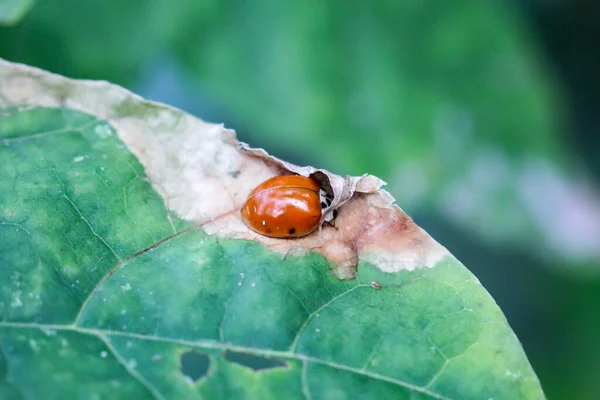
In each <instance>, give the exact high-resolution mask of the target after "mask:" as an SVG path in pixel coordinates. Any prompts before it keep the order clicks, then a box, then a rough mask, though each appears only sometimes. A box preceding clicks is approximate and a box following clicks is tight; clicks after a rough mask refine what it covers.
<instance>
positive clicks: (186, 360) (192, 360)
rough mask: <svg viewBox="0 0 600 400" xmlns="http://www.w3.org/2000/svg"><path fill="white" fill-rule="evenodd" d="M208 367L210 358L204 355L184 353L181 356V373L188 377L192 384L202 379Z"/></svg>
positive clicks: (192, 351) (195, 352)
mask: <svg viewBox="0 0 600 400" xmlns="http://www.w3.org/2000/svg"><path fill="white" fill-rule="evenodd" d="M209 367H210V358H208V356H207V355H206V354H202V353H198V352H197V351H194V350H190V351H186V352H185V353H183V354H182V355H181V373H182V374H184V375H185V376H187V377H189V378H190V379H191V380H192V381H193V382H197V381H198V380H200V379H202V378H204V376H206V374H207V373H208V369H209Z"/></svg>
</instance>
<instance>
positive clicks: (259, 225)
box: [241, 175, 331, 238]
mask: <svg viewBox="0 0 600 400" xmlns="http://www.w3.org/2000/svg"><path fill="white" fill-rule="evenodd" d="M330 205H331V196H330V195H329V194H326V193H325V191H324V190H323V189H321V185H320V184H319V182H318V181H317V180H316V179H314V178H309V177H305V176H300V175H282V176H276V177H273V178H270V179H267V180H266V181H264V182H263V183H261V184H260V185H258V186H257V187H256V188H255V189H254V190H253V191H252V192H250V194H249V195H248V198H247V200H246V204H244V207H242V210H241V213H242V219H243V220H244V223H245V224H246V225H247V226H248V227H249V228H250V229H252V230H253V231H255V232H257V233H260V234H261V235H264V236H269V237H274V238H295V237H300V236H305V235H308V234H309V233H311V232H314V231H315V230H316V229H317V228H318V227H319V224H320V222H321V215H322V209H323V208H326V207H329V206H330Z"/></svg>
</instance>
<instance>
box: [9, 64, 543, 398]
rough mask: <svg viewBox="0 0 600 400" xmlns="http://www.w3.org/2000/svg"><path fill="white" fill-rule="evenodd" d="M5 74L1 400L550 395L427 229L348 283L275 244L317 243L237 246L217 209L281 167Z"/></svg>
mask: <svg viewBox="0 0 600 400" xmlns="http://www.w3.org/2000/svg"><path fill="white" fill-rule="evenodd" d="M0 82H1V83H0V171H1V173H0V191H1V192H2V193H3V195H2V197H0V282H2V284H1V285H0V398H2V399H5V398H6V399H13V398H14V399H18V398H31V399H38V398H44V399H55V398H56V399H59V398H65V397H68V398H99V399H102V398H110V399H116V398H124V399H125V398H157V399H163V398H164V399H171V398H173V399H181V398H210V399H230V398H260V399H267V398H281V397H282V396H284V397H285V398H308V399H321V398H323V399H325V398H326V399H330V398H357V397H361V398H363V397H364V398H382V397H383V398H437V399H453V398H461V399H481V398H485V399H487V398H494V399H520V398H523V399H525V398H527V399H542V398H544V395H543V392H542V389H541V387H540V384H539V382H538V380H537V377H536V376H535V374H534V372H533V370H532V369H531V366H530V364H529V362H528V360H527V358H526V356H525V354H524V352H523V349H522V348H521V345H520V344H519V342H518V340H517V338H516V337H515V335H514V333H513V332H512V330H511V329H510V327H509V325H508V323H507V321H506V319H505V317H504V316H503V314H502V312H501V311H500V310H499V308H498V306H497V305H496V304H495V302H494V301H493V299H492V298H491V297H490V295H489V294H488V293H487V292H486V290H485V289H484V288H483V287H482V286H481V284H480V283H479V281H478V280H477V279H476V278H475V277H474V276H473V275H472V274H471V273H470V272H469V271H468V270H467V269H466V268H465V267H464V266H463V265H461V264H460V262H459V261H457V260H456V259H455V258H454V257H452V256H451V255H450V254H448V253H444V252H441V253H439V254H442V256H440V257H434V256H435V254H437V253H436V249H441V247H440V246H439V245H437V244H436V243H435V242H433V241H431V239H429V237H428V236H426V235H425V234H424V233H423V235H425V236H422V237H421V239H420V242H417V241H416V239H412V241H407V242H406V243H405V246H406V248H401V247H395V248H392V249H387V250H384V249H383V248H380V249H379V250H377V251H375V250H373V249H376V248H377V247H374V246H375V245H378V244H382V243H383V239H382V238H380V237H378V236H376V237H378V238H379V239H378V241H377V242H373V243H367V244H369V245H370V246H371V247H369V248H370V249H371V253H368V254H367V253H366V252H361V251H359V252H358V253H357V256H358V260H359V265H358V269H357V273H356V275H355V276H354V277H353V278H352V279H347V280H340V279H338V278H336V277H335V276H334V275H333V274H332V273H331V266H332V262H333V261H332V260H331V259H328V258H327V257H329V255H330V253H327V252H325V253H323V254H320V253H318V252H315V251H309V252H301V253H298V252H286V253H285V254H284V255H282V253H281V252H280V251H278V250H277V247H276V246H277V245H280V246H284V247H285V246H289V247H290V249H292V248H294V247H296V246H309V245H310V243H311V242H310V241H308V239H307V241H286V240H276V239H273V240H271V241H269V240H266V239H264V238H262V239H261V238H255V239H253V240H248V239H241V238H240V237H246V238H248V237H251V236H244V235H250V233H248V230H247V229H244V228H239V230H238V231H236V230H235V229H238V228H236V227H238V226H239V225H236V221H237V220H239V215H238V213H237V212H234V213H232V212H231V210H229V209H227V210H224V211H225V212H223V210H218V209H217V208H215V207H216V206H217V205H218V204H221V200H219V202H217V203H210V201H212V200H213V199H215V198H216V199H220V198H221V196H222V195H223V193H222V192H223V191H227V192H228V195H230V196H229V197H230V198H232V199H233V200H234V203H235V201H237V200H236V199H243V198H244V196H245V195H246V193H247V191H246V187H245V186H243V185H244V184H249V183H248V182H246V181H252V179H254V180H256V179H257V178H258V176H260V175H261V174H262V173H266V172H265V171H267V172H268V171H270V170H269V169H268V167H267V166H266V165H265V164H264V163H263V162H262V161H257V160H256V159H255V158H254V157H248V156H246V155H242V154H241V153H240V152H238V151H237V149H235V148H234V147H233V145H232V144H233V142H231V141H230V139H228V138H230V136H228V135H229V134H230V132H228V131H225V130H223V129H222V127H220V126H216V125H210V124H206V123H204V122H202V121H198V120H196V119H194V118H192V117H190V116H188V115H185V114H184V113H182V112H180V111H177V110H173V109H170V108H168V107H166V106H161V105H157V104H153V103H149V102H145V101H144V100H142V99H140V98H138V97H136V96H134V95H132V94H131V93H128V92H126V91H124V90H122V89H120V88H118V87H116V86H112V85H109V84H105V83H95V82H87V83H86V82H77V81H72V80H67V79H64V78H61V77H58V76H55V75H51V74H48V73H45V72H43V71H39V70H35V69H31V68H28V67H24V66H19V65H14V64H10V63H7V62H2V61H0ZM194 140H195V141H194ZM208 144H211V145H212V146H208ZM194 146H195V147H194ZM203 146H204V147H203ZM190 147H191V150H190ZM215 159H219V160H220V162H215V161H214V160H215ZM192 166H193V168H192ZM223 171H228V174H225V175H220V174H221V173H222V172H223ZM232 171H235V172H236V173H231V172H232ZM270 173H272V172H270ZM247 174H251V175H247ZM234 175H235V176H234ZM239 176H241V178H239ZM248 176H253V177H254V178H248ZM238 178H239V179H238ZM186 179H188V180H187V181H186ZM220 184H223V186H222V187H221V186H220ZM198 188H200V190H201V192H199V193H203V196H200V195H196V194H195V192H194V191H195V190H198ZM238 189H239V191H240V193H237V190H238ZM174 193H177V194H178V195H179V197H178V196H174ZM188 193H193V194H194V196H192V197H191V198H187V197H186V195H187V194H188ZM375 196H377V194H368V193H363V194H357V195H356V196H355V197H356V199H354V198H353V199H351V200H350V201H348V203H346V204H344V205H343V206H342V208H340V221H339V222H340V224H339V225H340V226H339V228H338V229H339V231H335V232H337V233H334V230H333V229H332V228H329V230H327V231H325V230H324V231H323V233H322V234H323V235H326V232H330V233H327V234H329V235H332V236H324V237H326V239H325V240H326V241H325V242H323V243H321V244H322V245H324V246H325V247H327V245H330V244H331V243H334V240H335V237H336V236H334V235H341V234H342V233H340V232H343V231H344V230H345V229H351V226H350V225H349V220H348V219H347V217H344V216H343V215H344V213H345V214H346V216H348V215H354V214H352V210H353V207H354V208H360V207H362V206H363V205H364V204H366V203H364V202H362V201H363V200H364V199H367V202H368V201H369V200H368V199H374V198H376V197H375ZM223 198H224V197H223ZM361 199H363V200H361ZM224 201H225V200H223V202H224ZM186 207H187V208H186ZM380 209H384V207H381V208H380ZM233 210H234V211H237V208H234V209H233ZM369 210H374V208H370V209H369ZM385 210H387V211H386V212H389V213H391V214H389V215H392V217H393V218H396V217H401V218H402V223H403V224H405V225H406V226H409V227H411V228H410V230H411V231H410V232H412V230H414V232H417V234H421V232H422V231H420V230H419V229H418V227H416V226H415V225H414V224H413V223H412V221H410V219H408V218H407V217H406V216H404V214H403V213H402V212H401V211H400V210H399V209H397V208H392V209H387V208H385ZM211 213H212V214H211ZM198 215H201V216H202V217H203V218H205V219H203V220H202V221H204V222H199V221H200V220H198V219H197V218H196V217H195V216H198ZM374 215H375V214H373V215H370V214H369V216H368V218H370V219H369V220H366V222H365V224H364V226H363V228H365V227H368V225H369V223H370V222H371V221H372V220H374V219H375V216H374ZM386 215H388V214H386ZM227 218H230V219H227ZM344 218H346V219H344ZM393 218H392V219H393ZM217 219H224V220H225V223H223V224H221V225H215V220H217ZM241 226H242V227H243V225H241ZM217 228H218V229H217ZM365 229H367V228H365ZM240 232H241V233H240ZM385 233H386V236H385V237H386V238H390V237H394V235H395V233H393V232H391V231H385ZM236 235H237V236H236ZM400 236H401V238H403V239H409V238H411V237H412V236H409V231H408V230H404V231H401V233H400ZM236 237H237V238H236ZM314 237H317V238H318V236H317V235H315V236H314ZM417 237H419V236H418V235H417V236H414V238H417ZM428 240H429V241H431V243H433V244H431V245H428V244H427V243H428V242H427V241H428ZM365 243H366V242H365ZM354 245H355V246H356V248H362V249H363V250H364V249H365V248H366V245H365V244H364V243H363V244H361V242H360V240H359V239H356V241H355V244H354ZM360 246H363V247H360ZM334 247H335V246H334ZM355 251H356V250H355ZM415 252H416V253H415ZM413 254H419V255H420V257H413V258H410V257H409V256H411V255H413ZM402 257H404V258H402ZM411 257H412V256H411ZM427 260H434V261H431V262H429V261H427ZM384 261H385V262H387V264H386V263H384ZM384 271H388V272H384ZM390 271H394V272H390ZM375 282H377V283H375ZM379 286H381V287H379Z"/></svg>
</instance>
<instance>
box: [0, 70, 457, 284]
mask: <svg viewBox="0 0 600 400" xmlns="http://www.w3.org/2000/svg"><path fill="white" fill-rule="evenodd" d="M0 63H5V62H4V61H1V60H0ZM0 71H1V74H2V75H0V92H1V93H3V97H2V99H0V106H3V107H6V106H10V105H22V104H27V105H28V106H42V107H57V106H61V107H68V108H71V109H76V110H80V111H84V112H87V113H90V114H93V115H95V116H96V117H98V118H99V119H104V120H107V121H108V122H110V123H111V124H112V125H113V126H114V127H115V128H116V132H117V134H118V135H119V138H120V139H121V140H122V141H123V142H124V143H125V145H126V146H127V147H128V148H129V149H130V150H131V151H132V152H133V153H134V154H135V156H136V157H137V158H138V159H139V161H140V162H141V163H142V164H143V166H144V168H145V171H146V174H147V176H148V179H149V181H150V183H151V184H152V185H153V187H154V188H155V190H156V191H157V192H158V193H159V194H160V195H161V196H162V198H163V200H164V202H165V204H166V205H167V207H168V208H169V209H171V210H172V211H174V212H175V213H176V214H177V215H178V216H180V217H181V218H183V219H187V220H191V221H194V223H196V224H198V225H201V226H202V227H203V228H204V229H205V230H206V232H207V233H209V234H215V235H219V236H222V237H227V238H241V239H249V240H255V241H258V242H260V243H262V244H263V245H265V246H267V247H268V248H270V249H272V250H273V251H278V252H281V253H282V254H290V253H298V252H303V251H311V250H314V251H317V252H319V253H321V254H323V255H324V256H325V257H326V258H327V259H329V260H330V262H331V264H332V267H333V268H332V270H333V271H334V273H335V274H336V275H337V276H338V277H340V278H344V279H348V278H352V277H354V275H355V272H356V267H357V265H358V263H359V262H360V261H366V262H371V263H373V264H374V265H376V266H378V267H379V268H380V269H381V270H383V271H385V272H390V273H391V272H396V271H399V270H403V269H406V270H412V269H415V268H420V267H432V266H433V265H435V263H436V262H437V261H439V260H440V259H441V258H442V257H443V256H445V255H446V254H448V253H447V251H446V249H445V248H444V247H442V246H441V245H439V244H438V243H437V242H435V241H434V240H433V239H432V238H431V237H430V236H429V235H428V234H427V233H426V232H424V231H423V230H422V229H421V228H419V227H418V226H417V225H416V224H415V223H414V222H413V221H412V219H411V218H410V217H408V216H407V215H406V214H405V213H404V212H403V211H402V210H401V209H400V208H399V207H398V206H397V205H394V204H393V203H394V199H393V198H392V197H391V195H390V194H389V193H388V192H386V191H385V190H382V189H381V186H382V185H384V182H383V181H382V180H381V179H379V178H377V177H374V176H371V175H363V176H360V177H353V176H345V177H343V176H340V175H336V174H333V173H331V172H329V171H326V170H323V169H318V168H314V167H310V166H309V167H300V166H297V165H293V164H290V163H288V162H285V161H282V160H279V159H278V158H276V157H273V156H271V155H269V154H267V153H266V152H265V151H264V150H262V149H253V148H251V147H250V146H248V145H247V144H244V143H240V142H238V141H237V139H236V137H235V132H234V131H232V130H230V129H226V128H224V127H223V125H218V124H211V123H207V122H204V121H201V120H199V119H197V118H195V117H192V116H190V115H187V114H184V113H181V112H180V111H178V110H176V109H173V108H170V107H167V106H164V105H159V104H156V103H152V102H148V101H144V100H143V99H141V98H140V97H139V96H136V95H135V94H133V93H130V92H128V91H126V90H124V89H122V88H120V87H118V86H115V85H112V84H109V83H106V82H97V81H89V82H85V81H75V80H71V79H67V78H64V77H61V76H58V75H52V74H48V73H45V72H43V71H41V70H38V69H35V68H31V67H26V66H17V67H14V66H12V67H11V68H8V67H6V68H2V69H0ZM90 89H93V90H90ZM140 103H141V104H143V105H144V107H140V106H139V104H140ZM133 104H136V106H133ZM290 173H296V174H300V175H304V176H312V177H314V178H316V179H317V180H319V181H320V182H321V184H322V186H323V188H324V189H325V190H327V191H328V192H330V193H331V194H332V195H333V201H332V204H331V206H330V207H328V208H327V209H325V210H324V213H323V217H322V220H321V223H323V221H324V220H326V219H330V218H331V216H332V214H333V212H334V211H335V210H337V211H338V214H339V215H338V217H337V219H336V223H335V224H336V228H333V227H331V226H328V225H322V227H321V229H319V230H318V231H316V232H314V233H312V234H310V235H308V236H306V237H302V238H298V239H274V238H268V237H265V236H261V235H259V234H257V233H255V232H253V231H251V230H250V229H248V228H247V227H246V226H245V225H244V223H243V222H242V219H241V216H240V212H239V211H240V209H241V207H242V205H243V204H244V202H245V200H246V197H247V195H248V193H250V191H251V190H252V189H253V188H254V187H255V186H256V185H258V184H259V183H261V182H262V181H264V180H265V179H267V178H269V177H272V176H275V175H280V174H290Z"/></svg>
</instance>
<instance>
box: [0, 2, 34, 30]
mask: <svg viewBox="0 0 600 400" xmlns="http://www.w3.org/2000/svg"><path fill="white" fill-rule="evenodd" d="M33 3H34V0H0V25H14V24H16V23H17V22H19V21H20V20H21V19H23V17H25V15H26V14H27V12H29V10H30V9H31V7H33Z"/></svg>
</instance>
